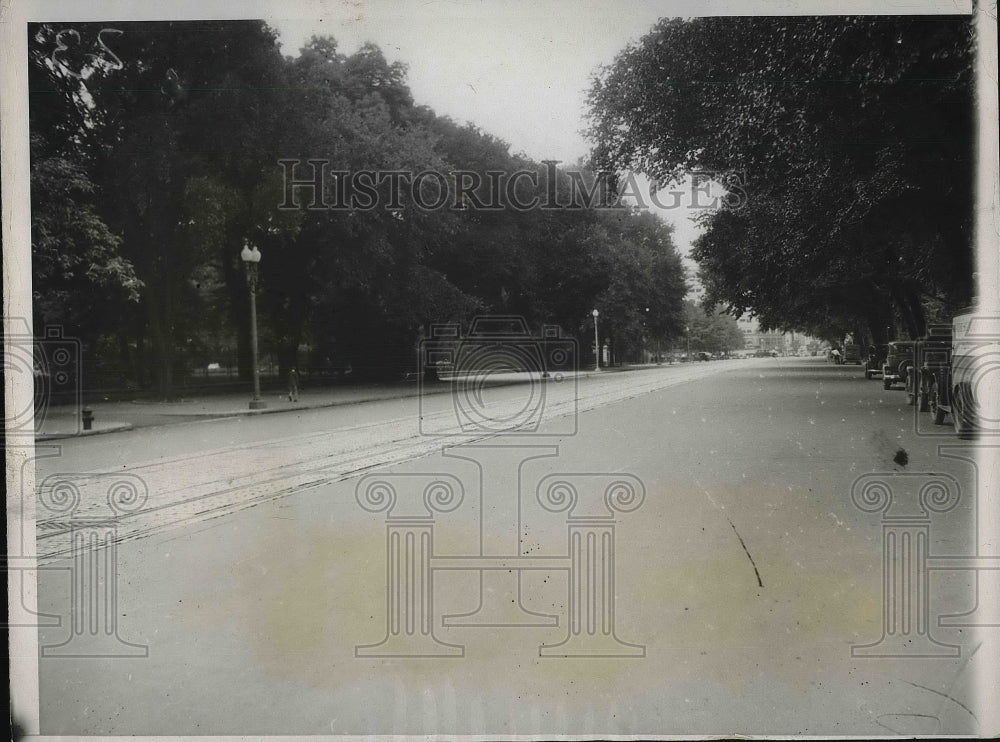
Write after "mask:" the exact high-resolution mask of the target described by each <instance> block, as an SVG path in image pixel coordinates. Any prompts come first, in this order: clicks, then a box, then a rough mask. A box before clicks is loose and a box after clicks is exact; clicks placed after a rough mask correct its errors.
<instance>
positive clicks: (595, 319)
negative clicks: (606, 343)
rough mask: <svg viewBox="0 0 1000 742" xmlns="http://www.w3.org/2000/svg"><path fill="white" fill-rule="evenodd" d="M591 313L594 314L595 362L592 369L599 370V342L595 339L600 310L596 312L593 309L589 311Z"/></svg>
mask: <svg viewBox="0 0 1000 742" xmlns="http://www.w3.org/2000/svg"><path fill="white" fill-rule="evenodd" d="M591 314H592V315H594V361H595V362H596V364H597V365H596V366H594V370H595V371H600V370H601V343H600V341H599V340H598V339H597V316H598V315H599V314H600V312H598V311H597V310H596V309H595V310H594V311H593V312H591Z"/></svg>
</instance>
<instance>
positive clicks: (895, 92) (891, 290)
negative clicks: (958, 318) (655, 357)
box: [589, 16, 974, 339]
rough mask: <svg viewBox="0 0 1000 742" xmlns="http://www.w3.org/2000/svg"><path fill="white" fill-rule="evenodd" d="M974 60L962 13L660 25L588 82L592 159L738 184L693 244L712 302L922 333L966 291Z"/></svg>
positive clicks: (825, 326)
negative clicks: (737, 192)
mask: <svg viewBox="0 0 1000 742" xmlns="http://www.w3.org/2000/svg"><path fill="white" fill-rule="evenodd" d="M972 62H973V37H972V25H971V21H970V19H969V18H968V17H954V18H952V17H920V16H908V17H891V18H886V17H822V18H811V17H801V18H790V17H781V18H779V17H755V18H722V17H719V18H699V19H694V20H665V21H661V22H660V23H659V24H658V25H657V26H656V27H655V28H654V29H653V30H652V31H651V32H650V33H649V34H648V35H647V36H645V37H644V38H642V39H641V40H640V41H639V42H637V43H635V44H634V45H632V46H630V47H629V48H627V49H626V50H624V51H623V52H622V53H621V54H620V55H619V56H618V58H617V59H616V60H615V61H614V63H613V64H611V65H610V66H608V67H606V68H604V69H602V70H601V71H600V73H599V74H598V75H597V76H596V77H595V79H594V80H593V84H592V88H591V90H590V94H589V105H590V128H589V134H590V137H591V139H592V141H593V153H592V161H593V164H594V166H595V167H599V168H604V169H608V170H610V171H614V172H617V173H621V172H623V171H626V170H637V171H641V172H644V173H647V174H648V175H649V176H650V177H651V178H653V179H654V180H655V181H656V182H657V183H659V184H664V185H665V184H667V183H669V182H670V181H672V180H675V179H678V178H679V177H681V176H682V175H683V174H684V173H690V172H700V173H704V174H707V175H708V176H709V177H713V178H715V179H716V180H718V181H719V182H720V183H721V184H722V185H723V186H725V185H726V184H727V183H729V184H730V185H732V184H734V183H735V184H736V185H738V186H739V188H740V192H741V193H743V194H745V197H743V198H740V199H735V200H734V203H733V204H730V205H728V206H726V207H724V208H722V209H720V210H718V211H715V212H713V213H711V214H709V215H707V216H706V217H705V218H704V225H705V227H706V231H705V233H704V234H703V236H702V237H701V238H700V239H699V240H698V241H697V243H696V246H695V250H694V251H693V257H694V258H695V260H696V261H697V262H698V263H699V266H700V271H699V276H700V279H701V281H702V283H703V284H704V285H705V288H706V294H705V302H706V305H707V306H714V305H715V304H716V303H722V304H724V305H725V306H726V307H727V308H728V310H729V311H731V312H732V313H734V314H736V315H737V316H739V315H741V314H743V313H747V312H749V313H752V314H754V315H756V316H757V317H758V318H759V319H760V321H761V323H762V325H763V326H765V327H773V328H783V329H802V330H806V331H808V332H810V333H812V334H815V335H819V336H829V335H830V334H832V333H835V332H837V331H840V330H842V329H850V330H852V331H855V332H857V333H864V334H866V335H868V336H869V337H872V338H875V339H880V338H882V337H884V336H885V334H886V328H887V327H896V326H898V327H899V328H900V329H901V330H902V331H904V332H907V333H908V334H910V335H911V336H918V335H920V334H922V333H923V332H924V330H925V328H926V324H927V321H928V318H932V319H933V318H937V317H938V316H939V315H942V314H944V315H946V314H948V313H949V312H952V311H955V310H956V309H957V308H958V307H961V306H964V305H966V304H968V302H969V301H970V298H971V292H972V268H971V266H972V247H971V245H972V242H971V234H972V184H973V180H974V179H973V168H974V109H973V94H974V90H973V74H972ZM858 336H859V337H860V334H859V335H858Z"/></svg>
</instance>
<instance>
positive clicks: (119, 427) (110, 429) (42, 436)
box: [35, 423, 134, 441]
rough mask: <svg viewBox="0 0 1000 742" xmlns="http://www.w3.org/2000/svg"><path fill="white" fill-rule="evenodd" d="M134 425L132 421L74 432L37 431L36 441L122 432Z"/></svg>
mask: <svg viewBox="0 0 1000 742" xmlns="http://www.w3.org/2000/svg"><path fill="white" fill-rule="evenodd" d="M133 428H134V426H133V425H132V423H108V424H107V426H106V427H102V428H100V429H97V430H94V429H91V430H77V431H75V432H73V433H69V432H59V431H56V432H54V433H35V440H36V441H59V440H63V439H65V438H85V437H86V436H90V435H104V434H106V433H120V432H122V431H124V430H132V429H133Z"/></svg>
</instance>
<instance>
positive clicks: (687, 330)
mask: <svg viewBox="0 0 1000 742" xmlns="http://www.w3.org/2000/svg"><path fill="white" fill-rule="evenodd" d="M684 332H686V333H687V338H688V352H687V359H688V363H690V362H691V325H687V326H686V327H685V328H684Z"/></svg>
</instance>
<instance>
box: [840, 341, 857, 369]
mask: <svg viewBox="0 0 1000 742" xmlns="http://www.w3.org/2000/svg"><path fill="white" fill-rule="evenodd" d="M840 362H841V363H856V364H858V365H859V366H860V365H861V363H862V359H861V346H860V345H856V344H854V343H847V344H846V345H845V346H844V353H843V358H841V361H840Z"/></svg>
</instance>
